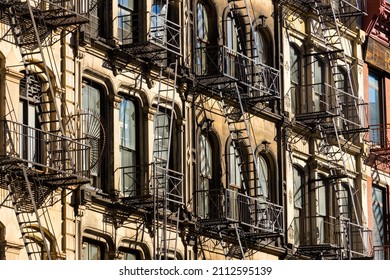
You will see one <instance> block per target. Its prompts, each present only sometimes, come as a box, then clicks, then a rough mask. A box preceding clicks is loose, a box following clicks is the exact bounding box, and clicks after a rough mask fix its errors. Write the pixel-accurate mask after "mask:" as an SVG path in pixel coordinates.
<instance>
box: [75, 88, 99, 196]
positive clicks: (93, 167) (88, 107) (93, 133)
mask: <svg viewBox="0 0 390 280" xmlns="http://www.w3.org/2000/svg"><path fill="white" fill-rule="evenodd" d="M101 95H102V93H101V91H100V89H99V88H97V87H95V86H93V85H89V84H84V85H83V91H82V97H81V98H82V100H81V109H82V114H81V124H82V139H83V144H84V145H87V146H89V147H90V151H89V156H88V155H85V158H88V157H89V168H90V173H91V177H92V179H93V185H94V187H97V188H101V182H100V178H101V174H100V173H101V160H102V159H101V155H102V148H103V147H102V146H103V143H102V142H103V139H104V138H103V137H102V131H101V114H102V100H101Z"/></svg>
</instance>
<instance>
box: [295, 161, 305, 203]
mask: <svg viewBox="0 0 390 280" xmlns="http://www.w3.org/2000/svg"><path fill="white" fill-rule="evenodd" d="M293 187H294V206H295V208H300V209H301V208H302V201H303V191H302V188H303V174H302V172H301V171H300V170H298V169H297V168H296V167H294V168H293Z"/></svg>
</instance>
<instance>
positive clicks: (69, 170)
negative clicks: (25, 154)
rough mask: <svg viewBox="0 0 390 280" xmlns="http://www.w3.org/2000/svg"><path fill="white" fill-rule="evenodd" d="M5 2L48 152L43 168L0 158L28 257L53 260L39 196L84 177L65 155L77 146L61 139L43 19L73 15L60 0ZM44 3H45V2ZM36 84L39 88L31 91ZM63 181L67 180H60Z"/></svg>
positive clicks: (63, 19) (42, 198) (51, 20)
mask: <svg viewBox="0 0 390 280" xmlns="http://www.w3.org/2000/svg"><path fill="white" fill-rule="evenodd" d="M9 2H12V5H9V6H7V8H6V10H5V14H6V16H7V18H8V19H7V23H8V24H9V25H10V30H11V32H12V34H13V37H14V42H15V45H16V46H17V47H18V48H19V50H20V54H21V58H22V62H23V65H24V68H25V75H26V91H27V94H29V93H30V94H31V97H32V98H34V100H35V101H36V102H35V104H36V111H37V112H36V113H37V116H38V120H39V124H40V127H41V131H42V136H43V139H42V141H41V143H44V145H45V146H46V149H47V157H48V159H47V160H48V163H46V165H45V166H44V168H45V169H46V167H47V168H48V171H42V170H35V168H31V167H29V166H27V165H26V163H17V165H15V166H14V167H12V166H10V165H9V164H6V163H5V164H6V165H8V171H9V173H8V176H9V180H11V181H10V183H9V184H8V188H9V192H10V194H11V199H12V202H13V205H14V210H15V214H16V217H17V219H18V223H19V226H20V230H21V233H22V237H23V241H24V244H25V247H26V250H27V253H28V255H29V258H30V259H41V258H47V259H55V258H57V257H58V256H57V254H52V252H53V251H51V250H52V249H53V248H49V246H48V244H47V241H46V240H47V238H46V237H45V229H44V227H45V228H46V230H47V231H49V233H50V231H53V228H52V227H51V228H50V225H52V224H51V221H50V215H48V213H47V211H46V209H44V208H45V201H46V200H47V199H48V196H49V195H50V194H51V193H52V192H53V189H55V188H56V187H59V186H62V187H63V186H69V185H70V184H72V185H80V184H84V183H86V182H88V181H89V179H88V178H84V177H79V176H78V175H76V173H75V172H76V170H75V162H74V161H75V158H72V157H71V153H70V152H69V149H76V150H74V151H73V152H81V150H78V149H79V147H80V146H78V145H77V144H76V145H70V143H71V140H70V139H67V138H66V130H65V127H64V124H63V122H62V119H61V113H60V109H59V108H58V105H57V102H56V99H57V97H56V90H55V88H54V85H53V81H52V77H51V75H50V72H49V68H48V66H47V63H48V62H50V63H54V62H53V61H52V60H51V59H50V57H48V58H47V57H46V52H49V51H50V50H48V48H49V49H50V40H51V38H50V35H51V32H52V30H51V29H52V28H54V27H53V26H51V27H49V26H48V25H47V23H48V24H53V23H54V22H57V23H58V24H59V25H60V26H62V27H63V26H66V25H73V24H74V23H75V22H74V21H73V20H70V21H66V19H70V18H73V17H74V16H75V14H74V13H73V12H70V11H68V10H66V9H65V8H63V7H62V6H61V3H63V2H61V3H59V2H58V3H57V2H50V3H49V1H23V2H22V1H9ZM64 2H65V1H64ZM46 4H50V7H47V6H46ZM33 5H34V6H33ZM52 5H53V6H52ZM44 7H47V8H49V9H50V8H52V9H55V12H54V10H53V11H51V12H52V14H49V13H47V12H50V10H45V11H43V9H44ZM69 12H70V13H69ZM46 20H48V22H46ZM58 20H59V21H60V22H61V23H59V22H58ZM38 75H41V76H42V77H44V82H42V84H41V85H38V83H40V81H38V80H37V78H36V77H37V76H38ZM42 85H44V86H45V89H43V87H42ZM37 88H39V89H40V90H36V89H37ZM8 133H9V132H8ZM8 140H9V141H10V142H11V143H10V145H11V146H12V147H13V148H12V147H11V149H13V150H14V151H15V147H14V145H15V143H13V137H12V136H11V135H10V136H9V139H8ZM13 154H15V153H13ZM19 156H21V155H19ZM67 180H69V182H66V181H67ZM38 211H39V212H38ZM53 233H54V232H53ZM51 243H52V244H51V245H53V244H55V245H56V246H55V247H56V248H55V249H56V250H57V251H58V253H59V249H58V244H57V241H56V240H52V241H51ZM40 244H41V245H40ZM52 247H53V246H52Z"/></svg>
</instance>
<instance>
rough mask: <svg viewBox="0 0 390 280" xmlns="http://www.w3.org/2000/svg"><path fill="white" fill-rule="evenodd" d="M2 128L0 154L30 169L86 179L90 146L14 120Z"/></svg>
mask: <svg viewBox="0 0 390 280" xmlns="http://www.w3.org/2000/svg"><path fill="white" fill-rule="evenodd" d="M0 123H2V126H3V129H4V131H3V133H4V134H3V135H2V137H3V141H2V143H3V147H2V155H3V156H7V157H10V158H16V159H18V160H21V161H23V162H26V163H27V164H28V165H29V166H36V167H39V168H42V169H46V168H47V169H50V170H53V171H56V172H59V173H67V174H72V175H76V176H79V177H83V178H89V175H90V168H89V153H90V147H89V146H88V145H85V144H83V143H81V142H79V141H77V140H73V139H70V138H69V137H67V136H59V135H56V134H54V133H51V132H47V131H43V130H41V129H38V128H34V127H31V126H28V125H25V124H21V123H18V122H14V121H9V120H3V121H0Z"/></svg>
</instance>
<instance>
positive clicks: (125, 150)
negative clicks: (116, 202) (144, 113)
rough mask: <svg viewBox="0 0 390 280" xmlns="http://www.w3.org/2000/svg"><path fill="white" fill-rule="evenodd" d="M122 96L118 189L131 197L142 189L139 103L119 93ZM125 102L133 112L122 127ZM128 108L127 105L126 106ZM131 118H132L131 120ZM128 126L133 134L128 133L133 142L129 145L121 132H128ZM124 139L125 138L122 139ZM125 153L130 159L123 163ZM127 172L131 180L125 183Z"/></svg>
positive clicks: (120, 106)
mask: <svg viewBox="0 0 390 280" xmlns="http://www.w3.org/2000/svg"><path fill="white" fill-rule="evenodd" d="M121 96H122V97H123V99H122V101H121V102H120V103H119V158H120V159H119V162H120V163H119V168H120V170H121V172H120V178H119V191H120V193H121V195H123V196H124V197H128V196H130V197H132V196H135V195H138V194H139V193H140V192H142V190H140V187H141V185H142V182H140V180H141V178H142V174H141V173H142V172H143V171H144V170H143V169H142V167H141V166H140V160H141V159H140V146H139V145H140V143H141V142H142V140H141V137H142V135H141V133H140V115H139V103H138V102H137V100H135V99H133V98H129V97H127V96H125V95H121ZM125 103H127V106H129V105H130V106H131V107H132V109H131V110H130V111H129V112H130V113H131V114H133V117H131V116H127V117H128V119H129V120H130V123H129V124H128V125H129V127H127V128H126V127H125V126H123V127H122V114H123V116H125V115H124V112H123V113H122V108H123V107H122V106H124V105H123V104H125ZM126 108H129V107H126ZM132 118H133V120H131V119H132ZM130 128H132V131H133V133H134V134H133V135H130V138H133V140H129V141H130V142H133V144H130V146H131V147H128V146H126V145H124V143H123V139H124V138H123V137H122V134H123V133H126V134H127V133H130ZM124 141H126V140H124ZM125 154H129V155H130V157H131V158H132V159H131V162H130V163H131V164H130V165H128V164H124V161H123V158H124V155H125ZM126 174H128V176H127V177H128V179H129V180H130V181H131V182H130V183H129V184H125V181H126V180H125V175H126ZM128 185H129V186H131V189H129V190H127V189H126V188H128V187H126V186H128Z"/></svg>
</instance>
